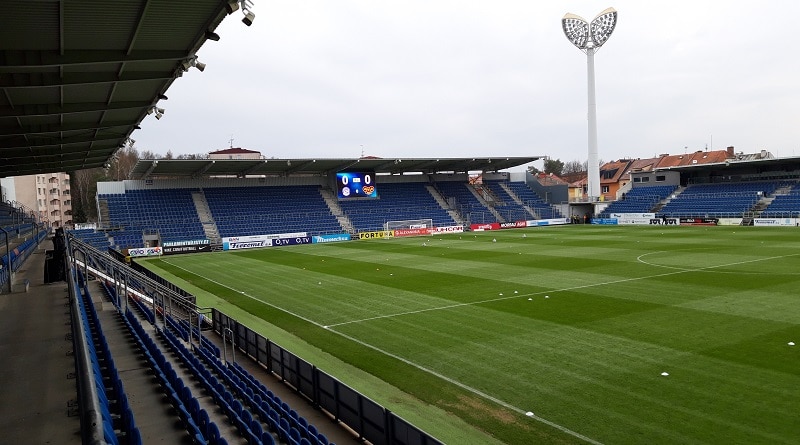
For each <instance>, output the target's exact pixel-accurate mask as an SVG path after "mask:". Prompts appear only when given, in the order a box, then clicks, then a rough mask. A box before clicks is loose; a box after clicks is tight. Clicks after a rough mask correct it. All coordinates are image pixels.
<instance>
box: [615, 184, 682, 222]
mask: <svg viewBox="0 0 800 445" xmlns="http://www.w3.org/2000/svg"><path fill="white" fill-rule="evenodd" d="M676 188H677V186H675V185H655V186H648V187H634V188H632V189H631V190H630V191H628V192H626V193H625V195H624V198H622V199H618V200H616V201H614V202H612V203H611V204H609V206H608V207H606V209H605V210H603V212H601V213H600V217H601V218H608V217H609V216H610V215H611V214H612V213H650V212H652V211H653V207H655V206H656V205H657V204H658V203H659V202H661V200H662V199H664V198H666V197H668V196H669V195H670V194H672V192H674V191H675V189H676Z"/></svg>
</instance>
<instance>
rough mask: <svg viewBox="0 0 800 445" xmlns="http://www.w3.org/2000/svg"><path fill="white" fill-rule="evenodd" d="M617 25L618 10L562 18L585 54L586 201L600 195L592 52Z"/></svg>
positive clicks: (571, 40) (567, 29)
mask: <svg viewBox="0 0 800 445" xmlns="http://www.w3.org/2000/svg"><path fill="white" fill-rule="evenodd" d="M615 26H617V11H616V10H615V9H614V8H608V9H606V10H605V11H603V12H601V13H600V14H598V15H597V17H595V18H594V19H593V20H592V22H591V23H588V22H587V21H586V20H584V19H583V18H582V17H579V16H577V15H575V14H570V13H567V14H566V15H565V16H564V18H563V19H561V27H562V28H563V29H564V35H566V36H567V39H568V40H569V41H570V42H572V44H573V45H575V46H576V47H578V49H579V50H581V51H583V52H584V53H585V54H586V64H587V73H588V76H587V77H588V79H587V80H588V83H589V161H588V166H587V170H588V171H587V174H588V179H587V182H588V185H589V189H588V191H587V192H588V193H587V194H588V196H589V201H597V200H598V199H599V198H600V165H599V162H600V161H599V160H598V156H597V103H596V102H595V98H594V53H596V52H597V50H598V49H600V47H601V46H603V44H604V43H606V41H607V40H608V38H609V37H611V33H612V32H614V27H615Z"/></svg>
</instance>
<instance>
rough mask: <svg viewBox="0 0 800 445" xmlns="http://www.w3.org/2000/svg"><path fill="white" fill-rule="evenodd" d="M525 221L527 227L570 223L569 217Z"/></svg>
mask: <svg viewBox="0 0 800 445" xmlns="http://www.w3.org/2000/svg"><path fill="white" fill-rule="evenodd" d="M526 222H527V223H528V227H540V226H560V225H563V224H570V221H569V218H552V219H532V220H530V221H526Z"/></svg>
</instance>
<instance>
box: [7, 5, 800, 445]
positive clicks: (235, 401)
mask: <svg viewBox="0 0 800 445" xmlns="http://www.w3.org/2000/svg"><path fill="white" fill-rule="evenodd" d="M50 3H51V2H35V3H33V4H32V5H33V6H30V7H26V8H16V9H14V10H13V11H12V12H13V13H15V14H17V15H18V17H17V19H19V20H20V21H24V20H23V19H27V20H29V19H30V18H31V17H32V16H40V17H50V18H51V19H53V18H52V17H51V15H52V14H45V12H47V11H49V12H50V13H53V11H52V10H50V9H48V8H50V7H52V6H53V5H51V4H50ZM68 3H69V2H66V3H61V4H60V5H61V6H60V8H61V9H60V11H61V16H60V17H61V19H60V20H61V23H62V24H64V22H66V23H67V25H68V26H66V28H67V29H69V27H70V26H73V27H74V26H79V25H87V24H93V25H98V26H99V27H100V28H102V30H103V32H104V33H108V35H109V36H116V37H119V35H118V34H115V33H117V32H119V33H122V34H121V35H124V36H127V37H129V38H130V39H133V40H136V39H147V38H148V36H150V35H151V34H150V33H154V32H155V31H154V30H157V29H159V28H158V26H159V24H156V23H150V22H147V21H146V20H143V21H140V22H138V25H137V29H136V31H134V32H131V31H130V30H124V29H113V28H115V27H114V26H113V23H112V24H104V23H105V22H104V21H103V20H101V18H100V14H99V11H95V12H94V13H92V12H91V11H88V10H87V11H85V14H86V15H84V16H81V17H76V16H75V15H73V14H65V13H64V8H67V9H68V10H69V5H68ZM74 3H79V4H82V5H83V6H87V2H74ZM88 3H91V2H88ZM144 3H148V2H144ZM248 4H249V3H248V2H235V1H234V2H227V1H219V0H195V1H193V2H176V3H175V4H174V5H172V7H174V8H177V9H178V10H179V11H180V12H183V13H185V14H187V15H186V16H185V17H184V20H185V27H183V28H180V27H177V28H176V29H173V30H172V31H170V39H165V40H163V41H162V40H157V39H155V40H153V41H150V42H149V43H150V44H151V45H153V46H154V47H156V49H151V50H148V51H144V52H138V51H133V50H131V51H128V53H127V55H126V56H124V57H121V56H120V55H119V54H117V53H116V52H115V51H100V50H98V51H96V52H92V55H91V56H86V55H80V54H76V50H77V49H82V48H83V46H81V45H78V46H77V47H75V48H72V47H69V46H67V47H66V48H63V49H62V54H61V55H59V56H56V55H54V54H53V53H52V51H53V50H54V48H53V47H51V46H48V45H56V46H58V45H59V43H57V42H59V39H58V38H57V36H58V34H59V31H58V30H56V29H50V28H47V27H45V28H46V29H43V30H42V32H44V33H46V34H47V36H49V37H52V39H49V40H50V43H49V44H45V43H42V45H41V46H42V49H41V53H37V54H38V56H37V57H35V58H28V59H26V58H25V57H18V56H19V54H18V53H16V52H15V50H10V51H3V53H2V55H3V59H2V60H5V61H6V62H8V64H9V65H13V66H16V67H17V68H18V69H20V70H25V69H27V70H29V71H30V73H28V74H29V75H27V76H20V77H19V78H15V79H14V80H8V79H2V78H0V82H5V83H0V85H2V86H3V87H4V88H5V89H6V91H7V93H6V95H7V97H8V98H12V99H15V100H17V103H19V101H23V100H24V99H23V98H24V97H33V99H30V100H31V101H32V103H31V104H28V105H29V106H28V107H27V108H24V109H25V110H27V114H26V115H24V116H19V117H18V119H19V120H15V122H16V123H14V124H7V123H4V124H3V125H4V127H3V131H4V133H3V135H4V137H3V138H2V139H0V142H2V145H0V158H3V159H4V160H6V161H9V160H11V161H10V162H4V163H3V164H2V166H0V173H2V175H3V176H11V175H22V174H44V173H45V172H49V171H55V170H58V171H72V170H75V169H77V168H79V167H97V166H100V165H102V164H103V163H104V162H105V161H106V160H107V159H108V157H109V156H110V155H111V154H112V153H114V152H115V151H116V150H117V149H118V148H120V143H121V141H122V140H124V139H125V138H127V137H129V135H130V133H131V132H132V131H133V130H134V129H135V128H136V127H137V125H138V124H139V123H140V122H141V121H142V119H144V117H145V116H146V115H147V114H148V113H150V112H156V113H159V111H158V109H157V108H156V109H152V108H151V107H149V105H147V104H150V103H153V100H154V99H156V98H158V97H159V95H163V94H164V92H166V89H167V88H168V87H169V86H170V85H171V84H172V82H173V81H175V80H176V79H177V78H178V77H180V75H179V74H177V73H178V71H179V70H180V69H181V68H180V66H178V65H182V64H183V63H188V62H186V61H187V60H188V59H186V57H187V56H188V55H190V54H194V52H195V51H196V49H197V48H198V47H199V46H200V45H202V44H203V43H204V42H205V41H206V40H215V38H214V37H215V34H214V30H215V29H216V26H217V25H219V23H220V22H221V21H222V20H223V19H225V17H228V16H229V15H231V14H232V13H234V12H236V10H238V9H239V6H240V5H241V6H243V8H242V9H244V11H241V12H237V14H241V13H242V12H244V14H243V17H244V18H243V19H242V20H243V21H244V22H245V24H246V25H248V26H249V25H250V24H251V23H252V21H253V19H254V16H253V13H252V11H250V10H248V9H247V6H248ZM154 5H155V6H154ZM234 6H235V9H234ZM151 7H152V8H155V7H165V2H162V1H156V0H154V1H152V2H151V4H150V6H143V9H142V10H136V11H134V10H131V11H127V12H126V11H122V10H121V11H119V12H118V14H119V15H118V16H116V17H117V18H118V19H120V20H125V21H135V19H133V18H132V17H139V18H141V17H150V16H149V15H148V14H147V9H148V8H151ZM87 9H89V8H88V6H87ZM134 9H135V8H134ZM73 12H74V11H73ZM55 15H56V16H58V14H55ZM159 17H160V16H159ZM53 20H55V21H56V22H58V21H59V20H58V19H57V18H56V19H53ZM248 21H249V23H248ZM48 23H50V22H48ZM101 24H102V26H100V25H101ZM0 32H3V31H0ZM131 36H132V37H131ZM216 39H217V40H218V39H219V36H216ZM44 40H48V39H44ZM44 40H43V41H44ZM62 40H63V39H62ZM115 41H119V42H121V43H120V44H121V46H120V48H117V49H119V50H125V49H126V48H128V49H129V48H133V47H135V46H136V45H134V43H132V41H130V40H126V39H124V38H113V39H112V38H110V39H109V41H108V42H109V44H110V43H111V42H115ZM154 42H157V43H154ZM169 42H171V43H169ZM62 43H63V41H62ZM88 44H89V43H86V42H83V45H88ZM159 45H160V46H159ZM168 45H174V47H167V46H168ZM123 52H124V51H123ZM63 53H66V55H64V54H63ZM145 53H146V54H145ZM15 57H17V58H15ZM81 57H86V58H85V59H81ZM23 59H24V60H23ZM73 59H80V60H73ZM33 60H39V62H37V63H34V62H33ZM190 62H191V61H190ZM193 63H194V65H192V66H193V67H196V65H197V63H198V62H197V61H196V58H195V59H194V62H193ZM119 64H122V65H125V66H127V68H126V69H121V68H119ZM139 64H141V66H139ZM74 65H79V66H81V68H80V70H79V73H77V72H76V73H73V74H74V75H73V76H72V77H70V76H67V80H63V79H62V80H58V81H56V80H55V78H54V77H52V76H55V72H50V71H52V70H55V71H59V70H66V71H67V72H68V73H69V72H70V70H75V69H76V68H75V66H74ZM190 65H191V63H190ZM87 66H89V69H87ZM187 69H188V68H187ZM126 70H127V71H126ZM176 70H178V71H176ZM120 71H122V72H120ZM160 71H164V72H165V73H166V74H165V73H160V74H159V72H160ZM3 72H4V71H0V73H3ZM42 72H49V75H44V74H42ZM126 76H131V78H133V79H135V80H134V81H133V83H134V84H135V85H134V86H131V85H130V84H126V82H125V78H126ZM23 77H24V79H23ZM15 82H18V83H19V84H17V83H15ZM25 82H28V84H26V86H24V87H23V86H21V84H22V83H25ZM54 82H55V83H56V84H58V87H59V88H64V89H67V90H70V89H72V88H74V89H76V90H77V93H81V94H84V95H85V96H86V97H98V96H95V93H96V94H97V95H100V93H98V91H101V92H102V91H106V90H107V89H108V88H109V85H114V87H113V88H114V89H117V88H118V89H119V91H120V92H122V93H123V94H121V96H124V97H125V100H124V101H123V102H125V103H118V102H115V101H109V103H105V102H98V103H95V102H91V103H83V102H81V99H73V100H74V102H69V101H67V103H64V102H63V98H64V97H73V95H71V94H67V95H63V94H62V95H60V96H58V95H57V96H58V97H53V96H51V95H50V93H52V92H48V91H47V90H48V88H50V87H52V86H53V83H54ZM116 83H119V85H118V86H117V85H116ZM12 84H13V85H12ZM95 89H99V90H95ZM17 90H25V91H26V93H25V94H20V95H19V96H16V95H15V94H16V93H15V92H16V91H17ZM9 91H10V92H9ZM79 95H80V94H76V95H75V96H79ZM37 101H38V102H39V104H38V106H36V104H35V103H33V102H37ZM42 104H49V105H42ZM142 104H145V105H142ZM48 106H49V107H51V108H57V109H58V110H56V111H54V112H52V113H51V112H47V113H46V112H44V111H43V107H44V108H46V107H48ZM87 107H98V109H97V110H95V111H97V112H98V113H101V114H103V116H104V117H101V118H100V119H101V121H103V120H104V119H110V121H103V122H101V124H97V123H96V122H94V123H89V122H81V121H80V119H81V116H83V115H84V114H86V110H87ZM59 110H60V111H59ZM161 113H163V111H161ZM106 115H109V116H112V117H106ZM54 116H55V117H54ZM96 117H97V116H93V117H89V119H90V120H92V119H95V120H96ZM26 119H29V120H30V121H31V122H32V123H31V124H29V126H27V127H25V129H24V131H21V130H14V131H18V132H19V134H15V133H12V129H11V127H13V126H14V125H17V123H19V122H22V121H25V122H27V121H26ZM53 119H55V120H53ZM3 122H5V121H3ZM87 128H90V129H91V130H92V131H90V132H89V133H91V134H90V135H88V136H87V134H88V133H86V132H85V131H84V130H86V129H87ZM79 130H80V131H79ZM70 131H79V132H80V135H79V134H77V133H76V134H72V133H70ZM6 136H8V137H6ZM53 138H60V142H59V143H56V144H55V145H53V144H52V142H45V141H44V139H47V140H48V141H49V140H51V139H53ZM25 144H28V145H25ZM23 145H25V148H19V147H22V146H23ZM34 149H36V150H39V151H38V152H37V153H41V155H37V156H32V155H30V153H29V150H34ZM233 149H234V147H231V150H233ZM717 155H719V157H717V158H714V156H717ZM545 157H546V156H545V155H544V154H543V155H536V156H528V157H511V156H509V157H505V156H484V157H449V158H444V157H442V158H400V157H395V158H378V157H360V158H313V157H309V158H303V157H297V158H291V159H273V158H269V159H267V158H264V157H257V158H255V159H189V160H170V159H166V160H165V159H141V160H139V161H138V163H137V164H136V165H135V167H134V168H133V169H132V171H131V174H130V177H129V179H125V180H122V181H105V182H99V183H98V184H97V192H96V196H95V199H96V202H97V210H98V221H97V222H96V223H92V224H79V225H75V227H70V228H66V229H65V228H63V227H59V228H54V227H51V226H49V225H48V224H47V222H46V221H43V220H42V219H40V218H38V216H37V215H36V214H35V212H32V211H30V210H29V209H26V208H24V207H21V206H18V205H17V204H16V203H14V202H3V203H0V231H2V233H3V235H4V242H5V245H3V246H0V249H1V250H0V252H2V254H3V256H2V260H1V262H0V265H2V268H0V326H2V328H0V329H2V334H0V340H1V341H2V344H1V345H0V346H1V348H0V351H2V354H3V356H4V358H5V364H6V372H5V373H4V378H3V383H4V384H3V385H0V386H2V388H0V400H2V402H3V404H2V407H0V413H2V414H3V421H2V423H0V425H2V430H3V439H0V442H4V443H21V444H22V443H63V444H79V443H82V444H93V445H94V444H98V445H99V444H108V445H114V444H119V445H136V444H151V443H169V444H197V445H218V444H247V445H258V444H265V445H266V444H278V443H279V444H289V445H330V444H339V445H342V444H346V443H355V442H359V443H365V444H374V445H435V444H445V443H446V444H516V445H527V444H535V443H546V444H551V443H554V444H560V443H564V444H581V443H589V444H643V443H647V444H674V443H747V444H792V443H797V440H798V437H800V422H798V415H797V407H798V403H800V371H798V370H800V367H798V364H800V349H798V346H796V342H798V341H800V310H798V309H797V289H798V287H799V286H800V158H795V157H791V158H774V157H770V156H759V155H753V156H747V155H744V154H737V153H735V152H734V151H733V148H732V147H731V148H729V149H728V150H723V151H720V152H718V153H712V152H698V153H695V154H691V155H690V154H688V153H687V154H684V155H676V156H667V155H663V156H659V157H656V158H652V159H650V160H641V159H637V160H633V159H628V160H624V161H623V160H620V161H615V162H612V163H608V164H606V165H605V166H603V167H602V169H601V173H602V175H603V176H602V177H603V181H605V182H603V183H602V184H603V186H604V189H603V192H602V193H603V196H601V197H599V198H600V199H597V200H595V199H581V198H580V197H579V198H578V199H573V196H572V193H573V192H574V191H572V190H571V189H570V186H569V185H568V184H566V183H565V182H563V181H562V182H559V181H556V180H555V179H554V178H553V177H552V175H544V174H539V173H535V172H532V171H530V170H524V166H525V165H528V164H530V163H531V162H534V161H537V160H541V159H543V158H545ZM701 158H702V159H706V160H707V162H703V161H701V162H697V159H701ZM647 162H649V164H647ZM519 168H523V170H519ZM47 175H49V173H48V174H45V176H47ZM54 178H55V176H54ZM585 192H586V189H585V188H583V190H581V187H580V186H579V187H578V193H579V194H580V196H581V197H582V196H584V195H585ZM31 314H35V316H31Z"/></svg>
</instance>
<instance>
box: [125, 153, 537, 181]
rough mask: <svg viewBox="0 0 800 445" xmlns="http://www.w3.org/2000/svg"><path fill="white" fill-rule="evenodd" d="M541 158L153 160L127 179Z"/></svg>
mask: <svg viewBox="0 0 800 445" xmlns="http://www.w3.org/2000/svg"><path fill="white" fill-rule="evenodd" d="M542 158H544V156H530V157H498V158H494V157H493V158H425V159H413V158H411V159H407V158H402V159H400V158H360V159H359V158H356V159H234V160H219V159H190V160H187V159H180V160H171V159H156V160H140V161H139V162H137V163H136V165H135V166H134V168H133V171H132V172H131V174H130V179H152V178H159V177H160V178H200V177H206V176H237V177H245V176H290V175H324V174H328V173H335V172H339V171H343V170H349V171H374V172H376V173H391V174H401V173H411V172H414V173H417V172H419V173H442V172H447V173H450V172H453V173H464V172H475V171H482V172H496V171H500V170H504V169H508V168H512V167H517V166H520V165H525V164H527V163H530V162H533V161H536V160H538V159H542Z"/></svg>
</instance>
